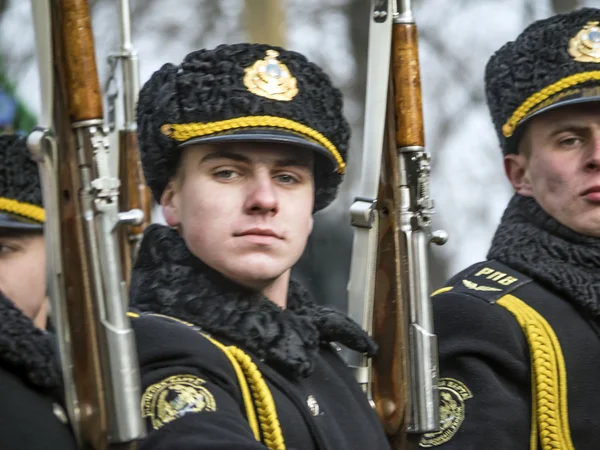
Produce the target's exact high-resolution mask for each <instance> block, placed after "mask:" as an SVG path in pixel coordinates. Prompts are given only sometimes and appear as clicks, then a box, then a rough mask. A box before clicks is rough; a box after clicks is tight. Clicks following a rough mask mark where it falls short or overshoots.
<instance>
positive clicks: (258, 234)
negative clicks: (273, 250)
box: [236, 228, 283, 244]
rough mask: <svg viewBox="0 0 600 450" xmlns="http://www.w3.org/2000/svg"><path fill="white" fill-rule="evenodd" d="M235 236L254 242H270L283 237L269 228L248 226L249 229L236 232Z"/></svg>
mask: <svg viewBox="0 0 600 450" xmlns="http://www.w3.org/2000/svg"><path fill="white" fill-rule="evenodd" d="M236 236H237V237H242V238H244V239H245V240H247V241H250V242H253V243H256V244H272V243H273V242H275V241H279V240H282V239H283V237H282V236H280V235H279V234H278V233H276V232H275V231H273V230H272V229H270V228H250V229H249V230H245V231H242V232H241V233H237V234H236Z"/></svg>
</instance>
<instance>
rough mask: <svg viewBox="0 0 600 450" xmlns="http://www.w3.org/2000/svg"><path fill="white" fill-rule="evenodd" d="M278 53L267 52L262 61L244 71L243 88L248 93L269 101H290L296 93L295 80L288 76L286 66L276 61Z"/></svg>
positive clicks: (273, 51) (288, 72) (290, 75)
mask: <svg viewBox="0 0 600 450" xmlns="http://www.w3.org/2000/svg"><path fill="white" fill-rule="evenodd" d="M277 56H279V53H278V52H276V51H275V50H267V56H266V57H265V58H264V59H260V60H258V61H256V62H255V63H254V64H253V65H252V66H251V67H247V68H246V69H245V71H246V75H245V76H244V86H246V87H247V88H248V90H249V91H250V92H252V93H253V94H256V95H260V96H261V97H266V98H270V99H271V100H282V101H286V102H287V101H290V100H291V99H293V98H294V97H295V96H296V94H297V93H298V88H297V87H296V78H294V77H293V76H292V74H290V71H289V70H288V68H287V66H286V65H285V64H283V63H282V62H281V61H278V60H277Z"/></svg>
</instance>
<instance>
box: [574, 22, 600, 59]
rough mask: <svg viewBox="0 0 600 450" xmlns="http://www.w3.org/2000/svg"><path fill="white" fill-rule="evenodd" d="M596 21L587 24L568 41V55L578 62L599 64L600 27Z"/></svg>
mask: <svg viewBox="0 0 600 450" xmlns="http://www.w3.org/2000/svg"><path fill="white" fill-rule="evenodd" d="M598 23H599V22H598V21H597V20H595V21H590V22H588V23H587V24H586V25H585V26H584V27H583V28H582V29H581V30H580V31H579V32H578V33H577V34H576V35H575V36H573V38H571V40H570V41H569V54H570V55H571V56H572V57H573V59H575V61H579V62H591V63H600V27H599V26H598Z"/></svg>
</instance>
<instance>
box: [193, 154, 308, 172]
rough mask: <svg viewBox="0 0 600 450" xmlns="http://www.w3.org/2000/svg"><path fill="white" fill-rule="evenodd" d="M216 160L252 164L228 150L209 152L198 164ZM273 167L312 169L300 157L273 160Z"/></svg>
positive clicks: (240, 155) (244, 157) (244, 156)
mask: <svg viewBox="0 0 600 450" xmlns="http://www.w3.org/2000/svg"><path fill="white" fill-rule="evenodd" d="M217 159H231V160H232V161H237V162H242V163H246V164H251V163H252V159H251V158H249V157H248V156H246V155H244V154H242V153H237V152H232V151H228V150H220V151H215V152H211V153H208V154H206V155H204V156H203V157H202V159H201V160H200V163H199V164H204V163H206V162H208V161H214V160H217ZM275 166H276V167H303V168H307V169H310V168H312V159H311V158H308V157H304V158H302V157H300V158H298V157H285V158H281V159H277V160H275Z"/></svg>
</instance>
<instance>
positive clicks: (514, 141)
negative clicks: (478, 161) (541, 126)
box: [485, 8, 600, 155]
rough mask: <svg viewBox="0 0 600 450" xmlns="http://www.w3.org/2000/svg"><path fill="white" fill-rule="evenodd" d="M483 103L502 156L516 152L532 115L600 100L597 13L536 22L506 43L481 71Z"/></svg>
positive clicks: (599, 21) (599, 18)
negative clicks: (483, 74)
mask: <svg viewBox="0 0 600 450" xmlns="http://www.w3.org/2000/svg"><path fill="white" fill-rule="evenodd" d="M485 91H486V98H487V104H488V107H489V110H490V114H491V116H492V121H493V122H494V127H495V128H496V132H497V134H498V138H499V139H500V144H501V146H502V150H503V153H504V154H505V155H506V154H508V153H517V152H518V144H519V140H520V138H521V137H522V136H523V132H524V131H525V129H526V124H527V123H528V122H529V120H530V119H531V118H532V117H535V116H537V115H538V114H541V113H543V112H545V111H548V110H551V109H555V108H558V107H563V106H566V105H572V104H577V103H585V102H598V101H600V9H597V8H581V9H578V10H575V11H573V12H570V13H566V14H558V15H555V16H552V17H550V18H548V19H543V20H538V21H536V22H534V23H533V24H531V25H530V26H528V27H527V28H526V29H525V30H524V31H523V32H522V33H521V34H520V35H519V36H518V37H517V39H516V40H515V41H512V42H508V43H507V44H505V45H504V46H503V47H502V48H501V49H500V50H498V51H497V52H496V53H495V54H494V55H493V56H492V57H491V58H490V60H489V61H488V64H487V66H486V69H485Z"/></svg>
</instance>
